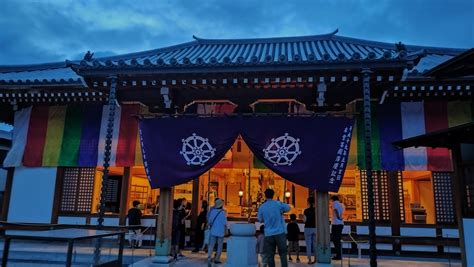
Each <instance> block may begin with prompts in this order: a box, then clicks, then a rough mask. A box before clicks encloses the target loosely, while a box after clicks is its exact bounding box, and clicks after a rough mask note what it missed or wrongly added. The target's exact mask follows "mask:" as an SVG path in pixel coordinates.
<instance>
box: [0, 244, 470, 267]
mask: <svg viewBox="0 0 474 267" xmlns="http://www.w3.org/2000/svg"><path fill="white" fill-rule="evenodd" d="M109 245H110V247H107V244H104V247H103V249H102V257H103V258H104V259H105V260H107V259H114V258H116V255H117V249H116V244H109ZM112 247H115V248H112ZM2 252H3V242H1V241H0V256H1V255H2ZM93 252H94V248H93V247H92V246H91V244H82V245H79V246H77V247H75V249H74V256H73V266H90V263H89V264H87V262H91V259H92V255H93ZM153 254H154V250H153V248H151V247H150V248H146V249H134V250H132V249H128V248H127V249H125V250H124V263H125V265H126V266H127V265H128V266H133V267H145V266H150V264H151V259H152V257H150V256H151V255H153ZM184 254H185V256H186V257H185V258H183V259H181V260H179V261H178V262H176V264H175V265H174V266H175V267H194V266H196V267H200V266H202V267H208V265H207V254H204V253H198V254H194V253H191V252H189V251H185V252H184ZM345 256H346V257H347V255H345ZM300 258H301V263H289V265H288V266H290V267H297V266H301V267H303V266H309V265H308V264H307V259H306V257H305V256H301V257H300ZM65 259H66V245H65V244H64V243H45V242H34V243H30V242H29V243H26V242H13V243H12V246H11V251H10V255H9V262H8V266H9V267H10V266H12V267H27V266H32V267H36V266H38V267H39V266H41V267H43V266H64V262H65ZM225 260H226V253H223V255H222V261H223V262H224V264H221V265H217V264H212V266H213V267H220V266H222V267H224V266H225ZM349 261H350V265H349ZM275 262H276V263H277V266H280V264H279V262H280V259H279V258H278V256H276V259H275ZM313 266H327V267H330V266H331V267H345V266H352V267H359V266H364V267H365V266H369V260H368V258H367V257H364V258H362V259H357V256H356V255H351V257H350V259H349V258H345V259H344V260H343V261H342V263H341V261H334V262H333V263H332V264H317V265H313ZM378 266H382V267H401V266H403V267H411V266H420V267H425V266H426V267H428V266H430V267H448V266H452V267H460V266H461V263H460V261H459V260H451V262H449V261H448V260H446V259H421V258H404V257H399V258H394V257H379V259H378Z"/></svg>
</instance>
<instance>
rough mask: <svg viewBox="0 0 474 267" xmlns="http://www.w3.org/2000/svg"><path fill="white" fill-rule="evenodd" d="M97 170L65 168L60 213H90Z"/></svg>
mask: <svg viewBox="0 0 474 267" xmlns="http://www.w3.org/2000/svg"><path fill="white" fill-rule="evenodd" d="M94 177H95V168H65V169H64V175H63V186H62V196H61V207H60V212H63V213H90V212H91V208H92V197H93V193H94Z"/></svg>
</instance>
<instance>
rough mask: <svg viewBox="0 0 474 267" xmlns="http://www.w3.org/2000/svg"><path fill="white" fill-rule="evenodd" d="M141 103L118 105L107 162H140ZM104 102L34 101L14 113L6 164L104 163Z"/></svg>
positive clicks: (11, 165) (115, 163)
mask: <svg viewBox="0 0 474 267" xmlns="http://www.w3.org/2000/svg"><path fill="white" fill-rule="evenodd" d="M139 112H140V106H139V105H136V104H132V105H130V104H124V105H122V106H121V107H116V112H115V119H114V132H113V137H112V153H111V160H110V166H118V167H128V166H137V165H143V161H142V158H141V148H140V142H138V140H139V139H138V138H139V135H138V120H136V119H135V118H133V117H132V116H133V115H135V114H139ZM108 116H109V109H108V106H99V105H88V106H34V107H29V108H25V109H22V110H20V111H18V112H16V114H15V123H14V138H13V145H12V148H11V150H10V151H9V153H8V155H7V157H6V158H5V161H4V166H5V167H17V166H28V167H55V166H64V167H66V166H67V167H95V166H102V163H103V159H104V153H105V137H106V135H107V128H106V127H107V121H108Z"/></svg>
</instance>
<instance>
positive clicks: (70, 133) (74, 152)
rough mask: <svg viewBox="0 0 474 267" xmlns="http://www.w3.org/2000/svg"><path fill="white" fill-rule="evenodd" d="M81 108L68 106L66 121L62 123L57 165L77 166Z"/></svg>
mask: <svg viewBox="0 0 474 267" xmlns="http://www.w3.org/2000/svg"><path fill="white" fill-rule="evenodd" d="M81 123H82V110H81V108H79V107H68V109H67V112H66V122H65V123H64V136H63V143H62V146H61V156H60V157H59V166H77V159H78V154H79V146H80V144H81V132H82V125H81Z"/></svg>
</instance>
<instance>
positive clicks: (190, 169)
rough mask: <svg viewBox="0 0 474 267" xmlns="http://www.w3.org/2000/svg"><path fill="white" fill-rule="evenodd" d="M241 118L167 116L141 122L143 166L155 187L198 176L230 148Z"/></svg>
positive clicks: (166, 185) (180, 182) (174, 183)
mask: <svg viewBox="0 0 474 267" xmlns="http://www.w3.org/2000/svg"><path fill="white" fill-rule="evenodd" d="M238 121H239V119H238V118H228V117H208V118H202V117H177V118H175V117H173V118H171V117H168V118H154V119H144V120H141V121H140V140H141V143H142V155H143V165H144V167H145V171H146V172H147V176H148V180H149V181H150V184H151V187H152V188H166V187H172V186H175V185H178V184H182V183H185V182H188V181H189V180H192V179H194V178H196V177H199V176H200V175H201V174H203V173H205V172H206V171H207V170H209V169H210V168H212V166H214V165H215V164H216V163H218V162H219V160H220V159H221V158H222V157H224V155H225V153H226V152H227V151H228V150H229V149H230V148H231V146H232V144H233V143H234V141H235V139H237V136H238V134H239V123H238Z"/></svg>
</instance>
